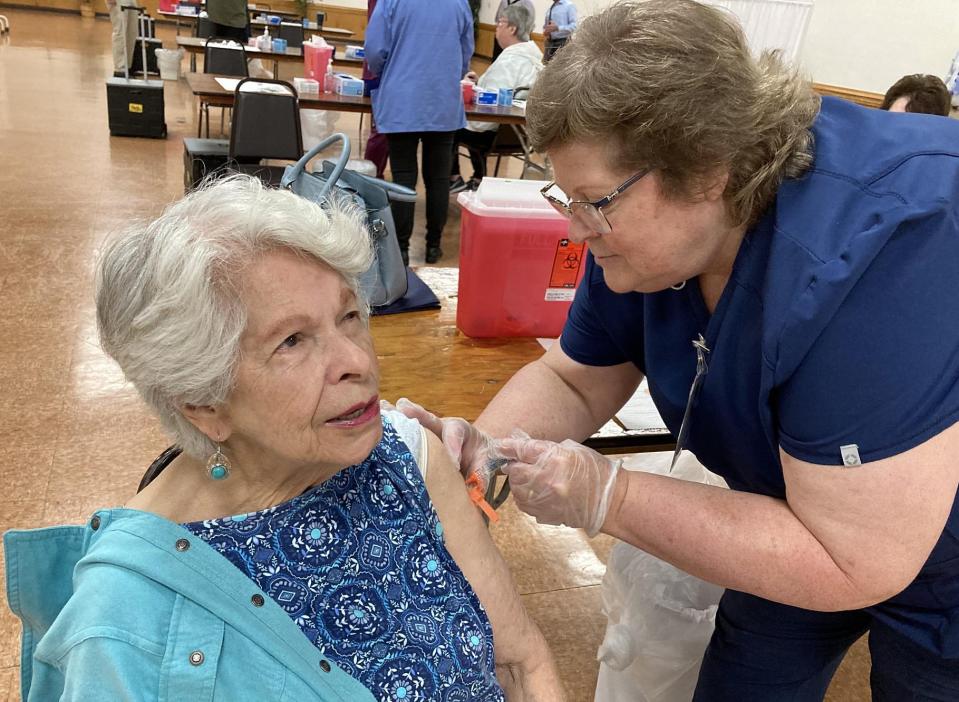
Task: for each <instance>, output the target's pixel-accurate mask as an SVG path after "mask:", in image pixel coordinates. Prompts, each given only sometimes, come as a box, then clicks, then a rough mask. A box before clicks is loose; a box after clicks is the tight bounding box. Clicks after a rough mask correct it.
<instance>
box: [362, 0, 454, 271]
mask: <svg viewBox="0 0 959 702" xmlns="http://www.w3.org/2000/svg"><path fill="white" fill-rule="evenodd" d="M364 45H365V48H366V65H367V66H368V67H369V70H370V73H371V74H372V75H374V76H377V77H378V78H379V85H378V87H377V88H376V89H375V90H373V91H372V92H371V93H370V99H371V100H372V101H373V119H374V121H375V122H376V129H377V131H378V132H379V133H380V134H385V135H386V138H387V141H388V142H389V150H390V170H391V171H392V173H393V180H394V181H395V182H397V183H399V184H400V185H405V186H407V187H409V188H416V181H417V175H418V174H417V167H416V152H417V149H418V147H419V145H420V144H422V145H423V183H424V185H425V186H426V256H425V258H426V262H427V263H436V262H438V261H439V260H440V258H441V257H442V256H443V250H442V249H441V248H440V241H441V239H442V236H443V227H444V226H446V217H447V215H448V214H449V197H450V194H449V175H450V167H451V166H450V161H451V159H452V154H453V136H454V134H455V133H456V131H457V130H458V129H463V128H465V127H466V113H465V112H464V110H463V93H462V91H461V88H460V80H461V79H462V77H463V76H464V75H466V73H467V72H468V71H469V70H470V60H471V59H472V58H473V14H472V12H471V10H470V8H469V5H468V4H467V3H466V0H448V1H447V2H430V0H403V2H400V1H399V0H380V1H379V2H378V3H377V5H376V9H374V10H373V14H372V16H371V17H370V21H369V24H368V25H367V27H366V40H365V44H364ZM391 209H392V212H393V219H394V220H395V222H396V237H397V239H399V242H400V251H401V252H402V254H403V262H404V263H407V264H408V263H409V253H408V251H409V244H410V238H411V237H412V234H413V212H414V205H413V203H411V202H410V203H407V202H394V203H391Z"/></svg>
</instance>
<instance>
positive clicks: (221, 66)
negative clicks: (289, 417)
mask: <svg viewBox="0 0 959 702" xmlns="http://www.w3.org/2000/svg"><path fill="white" fill-rule="evenodd" d="M203 72H204V73H216V74H217V75H222V76H236V77H237V78H246V77H247V76H249V75H250V73H249V69H248V68H247V63H246V49H245V48H244V47H243V44H240V43H238V42H235V41H233V40H232V39H218V38H216V37H210V38H209V39H207V40H206V45H205V46H204V47H203ZM211 106H214V107H220V108H222V110H221V112H220V133H221V134H222V133H223V122H224V114H225V112H226V110H228V109H229V108H230V105H229V104H218V103H217V102H216V101H214V100H209V99H201V100H200V120H199V123H198V124H197V132H196V135H197V136H200V135H201V134H202V133H203V132H202V130H203V117H204V115H205V116H206V136H207V138H209V136H210V107H211Z"/></svg>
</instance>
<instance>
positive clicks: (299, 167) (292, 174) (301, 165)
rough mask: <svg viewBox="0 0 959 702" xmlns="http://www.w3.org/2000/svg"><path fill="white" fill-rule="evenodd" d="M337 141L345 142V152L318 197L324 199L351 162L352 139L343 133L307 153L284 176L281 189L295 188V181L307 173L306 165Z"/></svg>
mask: <svg viewBox="0 0 959 702" xmlns="http://www.w3.org/2000/svg"><path fill="white" fill-rule="evenodd" d="M337 141H341V142H343V150H342V151H341V152H340V157H339V158H338V159H337V160H336V163H335V164H334V166H333V172H332V173H331V174H330V177H329V179H328V180H327V181H326V183H324V184H323V188H322V190H321V191H320V194H319V196H318V197H319V199H321V200H322V199H324V198H325V197H326V196H327V195H328V194H329V192H330V190H331V189H332V188H333V186H334V185H335V184H336V181H338V180H339V179H340V174H341V173H342V172H343V169H344V168H346V163H347V161H349V160H350V138H349V137H348V136H346V134H344V133H343V132H337V133H336V134H331V135H330V136H328V137H327V138H326V139H324V140H323V141H321V142H320V143H319V144H317V145H316V146H314V147H313V148H312V149H310V150H309V151H307V152H306V153H305V154H304V155H303V157H302V158H301V159H300V160H299V161H297V162H296V163H295V164H294V165H293V166H291V167H290V168H288V169H287V170H286V172H285V173H284V174H283V178H282V179H281V180H280V187H281V188H287V189H291V188H292V187H293V181H295V180H296V179H297V178H299V177H300V175H301V174H302V173H304V172H305V171H306V164H308V163H309V162H310V161H312V160H313V159H314V158H316V157H317V156H318V155H319V154H320V152H321V151H323V150H324V149H326V148H327V147H328V146H329V145H330V144H332V143H334V142H337Z"/></svg>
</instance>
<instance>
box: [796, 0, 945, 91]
mask: <svg viewBox="0 0 959 702" xmlns="http://www.w3.org/2000/svg"><path fill="white" fill-rule="evenodd" d="M956 51H959V0H912V1H911V2H903V0H817V2H816V6H815V8H814V9H813V13H812V19H811V20H810V22H809V30H808V31H807V32H806V45H805V47H804V49H803V53H802V65H803V68H804V69H805V70H806V71H807V73H808V74H809V75H811V76H812V78H813V80H815V81H818V82H820V83H829V84H832V85H843V86H847V87H849V88H857V89H859V90H869V91H874V92H877V93H885V92H886V89H887V88H888V87H889V86H890V85H892V84H893V83H895V82H896V81H897V80H898V79H899V78H901V77H902V76H903V75H905V74H907V73H931V74H933V75H937V76H940V77H945V74H946V72H947V71H948V70H949V64H950V62H951V61H952V57H953V55H954V54H955V53H956Z"/></svg>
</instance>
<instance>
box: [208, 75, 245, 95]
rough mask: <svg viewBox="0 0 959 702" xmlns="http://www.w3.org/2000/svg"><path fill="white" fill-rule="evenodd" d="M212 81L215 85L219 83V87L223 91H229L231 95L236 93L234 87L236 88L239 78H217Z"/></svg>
mask: <svg viewBox="0 0 959 702" xmlns="http://www.w3.org/2000/svg"><path fill="white" fill-rule="evenodd" d="M214 80H216V82H217V83H219V84H220V85H221V86H223V89H224V90H229V91H230V92H231V93H233V92H236V86H238V85H239V84H240V78H220V77H217V78H215V79H214Z"/></svg>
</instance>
